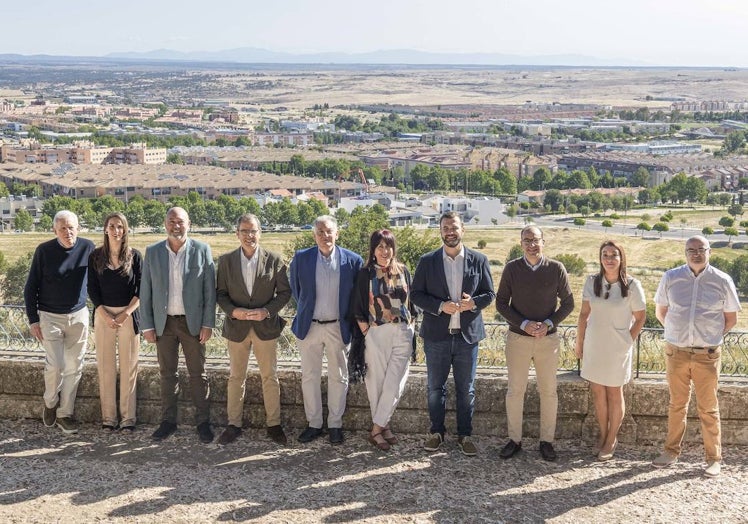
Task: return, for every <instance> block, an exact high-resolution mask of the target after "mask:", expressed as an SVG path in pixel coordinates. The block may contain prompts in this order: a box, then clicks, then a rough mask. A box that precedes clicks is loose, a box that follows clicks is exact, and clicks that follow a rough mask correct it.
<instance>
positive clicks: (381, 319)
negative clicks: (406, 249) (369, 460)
mask: <svg viewBox="0 0 748 524" xmlns="http://www.w3.org/2000/svg"><path fill="white" fill-rule="evenodd" d="M410 287H411V278H410V273H409V272H408V269H407V268H406V267H405V265H404V264H402V263H401V262H399V261H398V260H397V246H396V245H395V236H394V235H393V234H392V232H391V231H389V230H387V229H380V230H378V231H375V232H374V233H372V235H371V239H370V241H369V256H368V258H367V259H366V263H365V266H364V268H363V269H361V271H360V272H359V274H358V279H357V280H356V287H355V289H354V292H353V293H354V296H353V298H352V300H351V308H352V313H353V317H354V319H355V320H356V322H357V323H358V327H359V328H360V329H361V332H362V333H363V334H364V341H365V347H366V349H365V359H366V378H365V379H364V380H365V382H366V393H367V394H368V397H369V405H370V406H371V417H372V429H371V433H370V435H369V442H370V443H371V444H372V445H374V446H376V447H377V448H379V449H380V450H382V451H386V450H388V449H390V445H392V444H395V443H397V437H396V436H395V435H394V434H393V433H392V430H391V429H390V418H391V417H392V414H393V413H394V412H395V408H396V407H397V403H398V402H399V401H400V397H401V395H402V393H403V390H404V389H405V382H406V381H407V379H408V371H409V366H410V358H411V355H412V353H413V329H414V328H413V322H414V320H415V317H416V310H415V307H414V306H413V304H412V303H411V301H410Z"/></svg>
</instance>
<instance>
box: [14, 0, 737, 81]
mask: <svg viewBox="0 0 748 524" xmlns="http://www.w3.org/2000/svg"><path fill="white" fill-rule="evenodd" d="M513 4H514V3H513V2H508V1H507V0H495V1H490V2H489V1H485V0H466V1H463V2H460V3H455V2H450V1H447V0H431V1H429V2H425V1H421V0H418V1H402V0H401V1H399V2H396V1H394V0H381V1H380V2H378V3H376V4H364V5H355V4H352V3H350V2H343V1H341V0H320V1H318V2H303V1H302V0H288V1H287V2H285V3H273V4H271V3H267V2H258V1H255V0H249V1H243V2H242V1H239V0H215V1H214V2H212V3H210V4H209V6H210V10H208V9H207V8H206V7H205V4H203V3H200V2H197V1H195V0H183V1H180V2H178V3H177V2H173V1H166V2H145V1H143V0H132V1H131V2H129V3H128V5H127V7H123V8H120V9H114V8H112V7H111V5H102V4H89V3H87V2H86V3H84V2H81V1H79V0H78V1H71V2H68V3H66V4H65V7H64V9H61V8H60V4H59V3H58V2H52V1H50V0H41V1H38V2H35V3H34V6H33V12H31V9H30V8H29V7H28V5H27V4H23V3H15V4H12V5H10V6H8V7H7V8H6V20H7V21H8V23H6V25H5V26H4V30H3V32H2V33H1V34H0V52H2V53H14V54H23V55H34V54H47V55H58V56H62V55H64V56H106V55H109V54H112V53H147V52H151V51H156V50H162V49H169V50H174V51H177V52H182V53H190V52H216V51H222V50H230V49H236V48H258V49H267V50H270V51H274V52H284V53H294V54H299V55H305V54H317V53H352V54H361V53H372V52H377V51H388V50H400V49H408V50H414V51H422V52H428V53H440V54H446V53H457V54H478V53H481V54H496V55H513V56H521V57H534V56H571V55H577V56H581V57H583V59H582V60H585V59H586V58H590V59H591V60H590V65H599V64H598V63H595V60H598V61H601V62H604V63H605V64H607V65H616V64H620V65H642V66H699V67H748V53H746V52H745V51H744V49H745V48H746V44H748V36H747V35H746V33H745V31H744V27H743V26H744V25H745V22H746V21H747V20H748V4H746V3H744V2H741V1H739V0H714V1H712V2H709V3H706V2H703V1H700V0H683V1H678V2H676V1H672V0H663V1H661V2H655V3H650V2H645V1H644V0H630V1H628V2H626V3H622V2H621V3H615V4H612V3H611V4H610V5H604V7H603V5H602V3H601V2H595V1H593V0H570V1H569V2H566V3H558V2H555V1H554V0H536V1H535V2H532V3H524V4H523V5H513Z"/></svg>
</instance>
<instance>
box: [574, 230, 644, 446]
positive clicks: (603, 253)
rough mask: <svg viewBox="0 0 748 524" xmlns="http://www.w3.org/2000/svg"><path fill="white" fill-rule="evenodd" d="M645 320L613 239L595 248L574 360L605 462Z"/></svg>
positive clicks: (640, 296)
mask: <svg viewBox="0 0 748 524" xmlns="http://www.w3.org/2000/svg"><path fill="white" fill-rule="evenodd" d="M645 318H646V311H645V302H644V291H643V290H642V286H641V283H640V282H639V281H638V280H636V279H635V278H633V277H630V276H629V275H628V274H627V273H626V253H625V252H624V250H623V247H621V246H620V245H619V244H617V243H616V242H615V241H613V240H606V241H605V242H603V244H602V245H601V246H600V272H599V273H598V274H596V275H590V276H589V278H587V281H586V282H585V284H584V291H583V292H582V310H581V311H580V313H579V322H578V324H577V341H576V348H575V351H576V355H577V358H580V359H582V373H581V375H582V378H583V379H585V380H587V381H589V383H590V390H591V391H592V396H593V400H594V403H595V415H596V417H597V423H598V425H599V426H600V435H599V438H598V441H597V446H596V448H595V449H596V452H597V457H598V459H599V460H610V459H611V458H613V453H614V452H615V448H616V446H617V445H618V430H619V429H620V428H621V423H622V422H623V416H624V414H625V412H626V407H625V405H624V400H623V386H624V384H626V383H627V382H628V381H629V380H631V360H632V355H633V347H634V340H636V338H637V337H638V336H639V332H641V330H642V327H644V321H645Z"/></svg>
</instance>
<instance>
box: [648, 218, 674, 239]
mask: <svg viewBox="0 0 748 524" xmlns="http://www.w3.org/2000/svg"><path fill="white" fill-rule="evenodd" d="M652 229H654V230H655V231H657V232H659V233H660V238H662V233H663V232H664V231H669V230H670V226H668V225H667V222H657V223H656V224H655V225H653V226H652Z"/></svg>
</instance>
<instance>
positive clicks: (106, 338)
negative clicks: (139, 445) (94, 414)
mask: <svg viewBox="0 0 748 524" xmlns="http://www.w3.org/2000/svg"><path fill="white" fill-rule="evenodd" d="M107 309H108V310H109V311H110V312H111V313H115V314H116V313H119V312H121V311H123V310H125V309H126V306H122V307H107ZM94 342H95V344H96V368H97V370H98V372H99V399H100V401H101V423H102V424H108V425H110V426H117V424H118V418H117V356H118V355H119V411H120V416H121V423H120V425H121V426H123V427H124V426H134V425H135V420H136V409H137V408H136V399H137V392H136V388H137V383H138V351H139V350H140V335H139V334H137V333H135V331H133V325H132V317H127V319H126V320H125V322H124V324H122V327H119V328H114V329H113V328H111V327H110V326H109V322H108V317H107V314H106V313H105V312H104V311H103V310H102V308H98V309H97V310H96V319H95V321H94Z"/></svg>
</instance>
